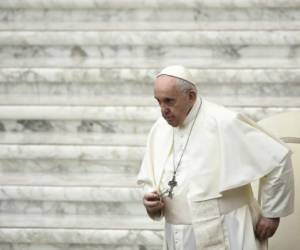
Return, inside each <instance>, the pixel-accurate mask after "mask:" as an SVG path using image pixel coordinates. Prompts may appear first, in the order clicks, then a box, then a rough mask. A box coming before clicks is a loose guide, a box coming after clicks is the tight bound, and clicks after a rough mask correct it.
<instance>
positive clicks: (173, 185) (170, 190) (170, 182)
mask: <svg viewBox="0 0 300 250" xmlns="http://www.w3.org/2000/svg"><path fill="white" fill-rule="evenodd" d="M168 185H169V186H170V189H169V193H168V197H170V198H171V199H172V198H173V188H174V187H176V186H177V181H176V180H175V173H174V175H173V178H172V180H170V181H169V182H168Z"/></svg>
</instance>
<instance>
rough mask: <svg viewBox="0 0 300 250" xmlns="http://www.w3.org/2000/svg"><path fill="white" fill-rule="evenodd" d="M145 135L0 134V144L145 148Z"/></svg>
mask: <svg viewBox="0 0 300 250" xmlns="http://www.w3.org/2000/svg"><path fill="white" fill-rule="evenodd" d="M146 141H147V135H146V134H113V133H107V134H104V133H76V134H74V133H60V134H57V133H47V132H44V133H43V132H42V133H41V132H37V133H34V132H26V133H10V132H2V133H1V132H0V145H1V144H18V145H32V144H33V145H36V144H38V145H44V144H51V145H85V146H91V145H100V146H124V145H126V146H145V145H146Z"/></svg>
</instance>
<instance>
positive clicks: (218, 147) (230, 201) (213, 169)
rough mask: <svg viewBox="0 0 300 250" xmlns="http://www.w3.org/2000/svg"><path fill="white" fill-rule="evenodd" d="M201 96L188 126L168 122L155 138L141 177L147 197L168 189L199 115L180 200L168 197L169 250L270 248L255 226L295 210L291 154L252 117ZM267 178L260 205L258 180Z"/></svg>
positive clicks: (181, 172)
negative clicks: (254, 189)
mask: <svg viewBox="0 0 300 250" xmlns="http://www.w3.org/2000/svg"><path fill="white" fill-rule="evenodd" d="M200 103H201V101H200V99H199V98H197V100H196V102H195V104H194V106H193V108H192V109H191V111H190V113H189V114H188V116H187V118H186V119H185V121H184V124H183V126H182V127H180V128H179V127H178V128H174V138H175V140H174V141H175V143H174V144H175V145H173V140H172V137H173V128H172V127H171V126H170V125H168V123H167V122H166V121H165V120H164V119H163V118H160V119H158V121H157V122H156V123H155V124H154V125H153V127H152V129H151V131H150V134H149V136H148V141H147V148H146V153H145V156H144V159H143V163H142V166H141V169H140V172H139V175H138V183H139V184H142V185H143V186H144V191H145V192H151V191H154V190H158V191H159V192H163V191H164V190H166V188H168V182H169V181H170V180H171V179H172V174H173V162H172V161H173V152H175V154H174V155H175V165H177V162H178V160H179V158H180V155H181V154H182V151H183V148H184V145H185V142H186V140H187V137H188V133H189V130H190V128H191V126H192V123H193V120H194V119H195V118H196V121H195V125H194V128H193V130H192V133H191V136H190V139H189V142H188V145H187V148H186V151H185V152H184V155H183V157H182V162H181V165H180V166H179V168H178V170H177V174H176V180H177V186H176V187H175V188H174V197H173V199H170V198H164V201H165V209H164V211H163V214H162V217H164V218H165V240H164V249H168V250H221V249H230V250H241V249H244V250H256V249H267V242H259V241H258V240H256V238H255V236H254V228H255V225H256V222H257V221H258V219H259V216H261V215H263V216H265V217H283V216H286V215H289V214H290V213H292V212H293V204H294V203H293V202H294V182H293V171H292V166H291V160H290V155H291V152H290V150H289V149H288V148H287V146H286V145H285V144H283V143H282V142H281V141H279V140H278V139H276V138H274V137H273V136H272V135H270V134H268V133H267V132H266V131H264V130H262V129H261V128H260V127H258V125H257V124H256V123H254V122H253V121H251V120H249V119H248V118H246V117H244V116H242V115H240V114H236V113H234V112H232V111H230V110H228V109H226V108H224V107H222V106H218V105H216V104H213V103H210V102H208V101H206V100H204V99H203V100H202V105H201V109H200V112H199V114H198V115H196V114H197V110H198V107H199V106H200ZM259 178H260V184H261V185H260V191H261V192H260V205H258V202H257V201H256V200H255V199H254V198H253V194H252V190H251V186H250V183H251V182H253V181H254V180H257V179H259Z"/></svg>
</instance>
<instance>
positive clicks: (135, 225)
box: [0, 214, 162, 231]
mask: <svg viewBox="0 0 300 250" xmlns="http://www.w3.org/2000/svg"><path fill="white" fill-rule="evenodd" d="M1 227H2V228H45V229H46V228H57V229H58V228H63V229H98V230H99V229H104V230H109V229H110V230H128V231H130V230H160V229H162V223H158V222H156V223H155V222H152V221H151V220H150V219H149V218H148V217H145V216H130V217H129V216H116V215H115V216H106V215H104V216H102V215H97V216H95V215H47V216H43V215H39V214H30V215H22V214H20V215H18V214H1V215H0V228H1Z"/></svg>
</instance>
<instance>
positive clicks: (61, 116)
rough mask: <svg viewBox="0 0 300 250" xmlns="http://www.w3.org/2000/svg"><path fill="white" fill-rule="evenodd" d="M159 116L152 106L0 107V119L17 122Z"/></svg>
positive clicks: (150, 118) (110, 119) (127, 119)
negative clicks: (26, 120)
mask: <svg viewBox="0 0 300 250" xmlns="http://www.w3.org/2000/svg"><path fill="white" fill-rule="evenodd" d="M145 114H147V115H146V116H145ZM159 114H160V112H159V108H158V107H153V106H151V107H138V106H135V107H122V106H116V107H97V106H29V105H28V106H23V105H22V106H16V105H12V106H8V105H7V106H0V119H3V120H10V119H16V118H17V119H18V120H25V119H28V120H36V119H38V120H102V121H112V120H114V121H116V120H125V121H130V120H134V121H141V120H142V121H153V120H155V119H157V118H158V116H159Z"/></svg>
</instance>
